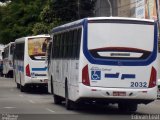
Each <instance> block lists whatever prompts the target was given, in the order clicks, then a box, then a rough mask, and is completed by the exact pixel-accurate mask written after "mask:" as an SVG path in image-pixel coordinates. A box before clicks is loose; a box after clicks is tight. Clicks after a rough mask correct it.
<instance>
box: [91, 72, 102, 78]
mask: <svg viewBox="0 0 160 120" xmlns="http://www.w3.org/2000/svg"><path fill="white" fill-rule="evenodd" d="M91 79H92V80H101V71H97V70H94V71H91Z"/></svg>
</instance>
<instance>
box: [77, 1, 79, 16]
mask: <svg viewBox="0 0 160 120" xmlns="http://www.w3.org/2000/svg"><path fill="white" fill-rule="evenodd" d="M77 6H78V19H80V13H79V8H80V2H79V0H78V1H77Z"/></svg>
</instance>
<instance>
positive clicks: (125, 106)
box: [118, 103, 138, 112]
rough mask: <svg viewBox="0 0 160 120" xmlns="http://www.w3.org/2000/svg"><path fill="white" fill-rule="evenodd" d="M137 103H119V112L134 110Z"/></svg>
mask: <svg viewBox="0 0 160 120" xmlns="http://www.w3.org/2000/svg"><path fill="white" fill-rule="evenodd" d="M137 107H138V105H137V104H136V103H119V104H118V109H119V110H120V111H121V112H135V111H136V110H137Z"/></svg>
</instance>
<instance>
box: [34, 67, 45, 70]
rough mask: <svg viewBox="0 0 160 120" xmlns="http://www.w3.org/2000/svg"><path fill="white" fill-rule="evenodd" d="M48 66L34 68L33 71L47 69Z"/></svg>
mask: <svg viewBox="0 0 160 120" xmlns="http://www.w3.org/2000/svg"><path fill="white" fill-rule="evenodd" d="M46 70H47V67H44V68H32V71H46Z"/></svg>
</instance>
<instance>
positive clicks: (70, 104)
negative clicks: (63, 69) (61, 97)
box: [65, 82, 75, 110]
mask: <svg viewBox="0 0 160 120" xmlns="http://www.w3.org/2000/svg"><path fill="white" fill-rule="evenodd" d="M65 107H66V109H67V110H73V109H74V108H75V103H74V102H73V101H71V100H70V99H69V94H68V84H67V82H66V83H65Z"/></svg>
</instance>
